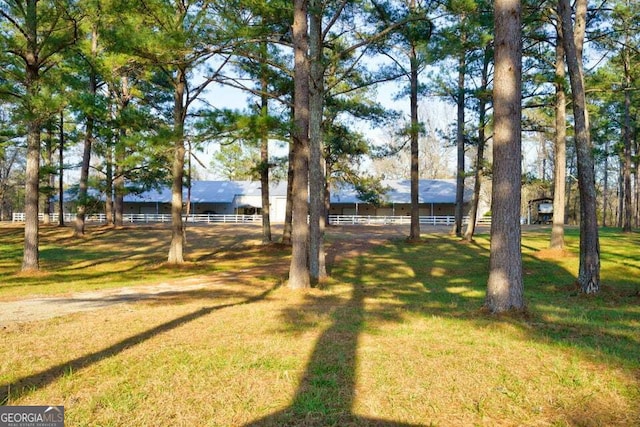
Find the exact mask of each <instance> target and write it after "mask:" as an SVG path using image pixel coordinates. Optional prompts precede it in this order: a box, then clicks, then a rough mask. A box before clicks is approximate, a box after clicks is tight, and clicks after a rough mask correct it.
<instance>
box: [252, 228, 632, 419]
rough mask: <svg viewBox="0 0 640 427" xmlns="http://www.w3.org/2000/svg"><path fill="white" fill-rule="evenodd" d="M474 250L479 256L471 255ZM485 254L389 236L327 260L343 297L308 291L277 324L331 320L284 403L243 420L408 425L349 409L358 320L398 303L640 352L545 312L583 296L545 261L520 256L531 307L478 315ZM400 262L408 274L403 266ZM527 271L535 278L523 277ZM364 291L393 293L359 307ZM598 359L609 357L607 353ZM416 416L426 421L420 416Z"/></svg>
mask: <svg viewBox="0 0 640 427" xmlns="http://www.w3.org/2000/svg"><path fill="white" fill-rule="evenodd" d="M340 244H341V245H343V244H344V245H345V246H347V247H348V246H349V244H350V243H349V240H344V241H343V242H341V243H340ZM431 244H435V245H437V248H438V252H437V253H434V252H433V249H432V248H431ZM345 251H348V249H345ZM389 252H391V256H389ZM479 258H480V259H482V261H480V262H478V259H479ZM488 258H489V252H488V250H487V249H486V248H485V247H483V246H481V245H478V244H463V243H461V242H458V241H455V240H453V239H447V238H438V237H435V238H430V239H427V241H426V242H425V243H424V244H407V243H406V242H404V241H401V240H396V241H395V242H394V241H390V242H387V243H386V244H385V249H384V250H383V252H382V253H381V254H380V255H378V252H377V249H373V250H371V251H369V252H368V253H367V254H366V256H364V255H362V254H359V255H354V257H353V259H352V260H350V261H348V262H347V263H343V265H339V266H335V265H334V266H333V267H334V271H336V273H335V276H334V277H336V278H337V279H338V280H339V281H340V282H342V283H349V284H350V285H351V287H352V288H351V294H350V298H349V299H348V300H347V299H344V298H340V297H339V296H336V295H335V294H331V295H309V296H307V299H306V302H305V304H303V305H302V306H296V307H293V308H291V309H290V310H287V311H286V312H285V313H284V317H285V319H286V321H287V323H288V324H289V325H291V326H292V327H293V328H302V329H306V328H312V327H313V326H314V324H315V323H314V319H317V317H318V316H322V315H324V316H326V315H329V317H330V319H331V322H332V323H331V325H330V326H329V327H328V328H327V329H326V330H325V331H324V332H323V333H322V334H321V336H320V338H319V339H318V341H317V343H316V344H315V347H314V350H313V354H312V355H311V357H310V359H309V361H308V364H307V367H306V369H305V373H304V375H303V377H302V380H301V382H300V384H299V385H298V388H297V391H296V393H295V395H294V397H293V399H292V401H291V403H290V404H289V406H288V407H287V408H285V409H284V410H281V411H279V412H276V413H274V414H271V415H268V416H266V417H264V418H261V419H259V420H255V421H253V422H250V423H248V424H246V426H247V427H249V426H251V427H253V426H286V425H288V426H375V425H380V426H403V425H410V424H403V423H401V422H395V421H387V420H382V419H375V418H368V417H363V416H358V415H356V414H354V413H353V406H354V403H355V398H356V366H357V357H358V355H357V352H358V337H359V335H360V334H361V333H362V332H363V329H364V325H365V323H367V322H370V321H372V320H373V321H376V320H382V321H384V322H394V323H400V322H401V321H402V319H403V318H404V317H405V316H406V313H407V312H413V313H416V314H419V315H423V316H425V317H428V318H429V317H433V316H440V317H448V318H455V319H460V320H464V321H468V322H470V327H472V325H477V326H479V327H486V326H487V325H488V324H491V323H496V322H506V323H509V324H511V325H513V326H515V327H516V328H517V329H519V330H520V331H522V332H523V334H524V336H528V337H530V339H532V340H539V341H542V342H557V343H558V344H560V345H561V346H570V347H575V348H578V349H580V350H581V351H584V352H585V355H588V358H589V359H592V358H593V356H594V355H595V356H596V357H598V355H604V354H607V355H608V356H614V357H615V358H618V360H620V361H621V362H629V363H637V361H636V359H635V358H636V356H637V355H638V354H639V351H640V342H636V341H634V340H632V339H629V338H626V337H623V336H618V335H617V334H615V333H614V332H610V331H604V330H602V329H603V328H601V327H598V326H597V325H595V324H593V325H592V324H580V325H572V324H571V317H570V315H566V316H565V317H564V318H563V319H564V320H558V321H550V320H547V319H546V317H545V312H544V308H542V306H545V305H552V306H560V307H562V308H565V307H564V306H563V304H565V303H566V305H567V306H568V307H569V309H570V311H571V310H576V311H580V310H583V309H585V305H588V304H589V301H590V300H589V299H586V298H584V299H582V298H579V297H575V296H573V297H571V296H570V295H569V292H567V290H568V289H570V284H571V283H572V282H573V281H574V280H575V278H574V276H573V275H572V274H571V273H570V272H568V271H566V270H565V269H563V268H562V267H561V266H559V265H556V264H554V263H553V262H551V261H543V260H539V259H537V258H535V257H532V256H530V255H525V256H523V264H524V275H525V278H524V280H525V292H526V294H527V296H526V298H527V301H528V303H530V304H532V305H535V306H536V307H535V308H533V309H532V310H530V313H528V314H527V315H526V316H491V315H488V314H486V313H485V312H484V311H483V310H482V309H481V307H482V305H483V298H484V292H485V287H486V280H487V276H488ZM347 265H348V266H347ZM407 267H408V268H409V270H410V271H411V272H412V274H407ZM540 272H542V273H543V274H542V277H543V279H542V280H543V283H537V282H536V281H537V280H538V279H539V278H540V275H538V273H540ZM534 273H535V274H534ZM534 277H535V278H536V281H534V280H533V279H532V278H534ZM372 278H373V279H372ZM363 283H367V286H366V287H365V286H364V285H363ZM370 284H372V286H371V285H370ZM536 287H539V288H540V289H535V288H536ZM532 288H533V289H532ZM550 289H551V291H550ZM549 292H551V293H552V295H549V296H546V297H545V296H544V294H546V293H549ZM540 295H543V296H540ZM365 298H374V299H375V298H382V299H383V300H385V301H393V302H387V303H383V304H379V305H377V306H376V308H374V309H369V310H366V309H365V305H364V299H365ZM545 298H546V299H545ZM569 298H573V299H572V300H571V299H569ZM538 305H539V306H538ZM574 314H575V313H574ZM629 316H630V317H631V316H632V314H629ZM630 320H631V319H630ZM594 337H596V338H594ZM605 360H606V361H607V362H606V363H612V362H611V361H610V359H605ZM514 362H515V361H514ZM605 402H606V401H602V400H600V399H599V398H598V396H593V397H592V398H591V399H590V400H589V401H585V402H581V403H576V407H575V408H572V407H566V408H564V415H563V416H564V417H566V418H565V420H566V421H567V422H570V423H575V424H577V425H591V424H593V423H594V422H595V423H596V424H597V423H599V422H606V420H607V419H609V416H610V415H611V413H610V412H608V411H609V410H610V409H609V408H608V407H607V406H606V404H605ZM586 414H589V415H586ZM425 422H426V425H428V420H425ZM422 425H425V424H422Z"/></svg>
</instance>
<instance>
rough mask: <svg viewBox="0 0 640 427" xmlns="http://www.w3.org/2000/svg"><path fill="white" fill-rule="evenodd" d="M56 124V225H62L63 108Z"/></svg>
mask: <svg viewBox="0 0 640 427" xmlns="http://www.w3.org/2000/svg"><path fill="white" fill-rule="evenodd" d="M58 126H59V129H58V131H59V132H60V134H59V136H58V144H59V145H58V227H64V110H62V111H60V121H59V123H58Z"/></svg>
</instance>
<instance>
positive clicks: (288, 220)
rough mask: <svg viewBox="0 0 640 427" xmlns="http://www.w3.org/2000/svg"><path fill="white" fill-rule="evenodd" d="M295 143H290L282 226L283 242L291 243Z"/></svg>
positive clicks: (285, 243)
mask: <svg viewBox="0 0 640 427" xmlns="http://www.w3.org/2000/svg"><path fill="white" fill-rule="evenodd" d="M294 150H295V145H294V143H293V141H291V143H290V144H289V159H288V167H287V203H286V205H285V209H284V224H283V226H282V244H283V245H291V230H292V228H293V224H292V223H293V176H294V170H293V163H294V161H295V154H294Z"/></svg>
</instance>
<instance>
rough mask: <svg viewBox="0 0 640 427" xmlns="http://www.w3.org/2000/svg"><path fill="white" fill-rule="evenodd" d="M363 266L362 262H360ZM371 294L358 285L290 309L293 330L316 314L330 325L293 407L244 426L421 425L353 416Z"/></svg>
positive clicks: (309, 322)
mask: <svg viewBox="0 0 640 427" xmlns="http://www.w3.org/2000/svg"><path fill="white" fill-rule="evenodd" d="M359 260H360V262H364V258H359ZM368 296H371V295H370V291H369V290H367V289H365V288H364V287H363V286H362V284H360V283H358V282H356V283H354V284H353V286H352V288H351V294H350V296H349V298H348V299H346V298H341V297H339V296H334V295H323V296H317V295H308V296H307V297H306V301H305V303H304V304H303V305H302V306H297V307H293V308H290V309H288V310H286V311H285V312H284V313H283V316H284V318H285V322H286V323H287V324H288V325H290V326H291V327H292V328H294V329H307V328H312V327H313V326H314V325H315V322H314V321H313V319H315V318H317V316H318V315H320V316H326V315H328V316H329V318H330V319H331V324H330V326H329V327H328V328H326V329H325V330H324V332H322V334H321V336H320V338H319V339H318V340H317V342H316V344H315V346H314V351H313V354H312V355H311V357H310V359H309V361H308V363H307V366H306V369H305V373H304V375H303V377H302V379H301V381H300V383H299V384H298V388H297V390H296V393H295V396H294V397H293V399H292V402H291V404H290V405H289V406H288V407H287V408H285V409H284V410H282V411H279V412H277V413H274V414H271V415H268V416H266V417H264V418H262V419H259V420H255V421H252V422H250V423H248V424H246V426H247V427H248V426H252V427H258V426H274V427H275V426H341V427H342V426H407V427H409V426H417V425H418V424H408V423H402V422H397V421H389V420H383V419H376V418H370V417H364V416H359V415H356V414H354V413H353V405H354V401H355V397H356V373H357V371H356V365H357V350H358V337H359V335H360V334H361V332H362V329H363V327H364V320H365V316H367V315H368V314H367V313H366V312H365V307H364V299H365V297H368Z"/></svg>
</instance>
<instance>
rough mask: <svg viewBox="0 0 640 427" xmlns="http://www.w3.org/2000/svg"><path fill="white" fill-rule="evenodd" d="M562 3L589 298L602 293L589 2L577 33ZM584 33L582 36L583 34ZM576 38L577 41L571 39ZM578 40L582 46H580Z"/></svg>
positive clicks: (582, 277) (581, 6) (584, 285)
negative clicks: (589, 85)
mask: <svg viewBox="0 0 640 427" xmlns="http://www.w3.org/2000/svg"><path fill="white" fill-rule="evenodd" d="M559 1H560V8H559V9H560V16H561V18H562V30H563V33H564V34H566V35H567V36H566V37H564V48H565V56H566V60H567V66H568V69H569V79H570V81H571V94H572V98H573V116H574V117H573V118H574V123H575V134H576V136H575V141H576V151H577V161H578V190H579V192H580V267H579V271H578V284H579V286H580V289H581V290H582V292H584V293H587V294H592V293H597V292H599V291H600V240H599V236H598V219H597V215H596V203H597V194H596V186H595V170H594V160H593V152H592V146H591V138H590V135H589V120H588V116H587V104H586V99H585V87H584V74H583V69H582V50H581V46H582V40H583V39H584V36H580V34H584V27H583V25H584V24H583V22H584V21H585V16H586V1H584V0H580V1H578V2H576V31H575V33H574V27H573V23H572V20H571V5H570V3H569V0H559ZM580 29H582V33H581V32H580ZM571 34H573V35H574V37H570V35H571ZM576 40H578V42H576Z"/></svg>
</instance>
